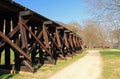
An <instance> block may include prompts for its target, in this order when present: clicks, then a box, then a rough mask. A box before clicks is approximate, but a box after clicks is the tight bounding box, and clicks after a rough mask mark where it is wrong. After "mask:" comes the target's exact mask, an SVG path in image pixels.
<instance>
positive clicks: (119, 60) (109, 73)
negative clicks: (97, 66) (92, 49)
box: [101, 49, 120, 79]
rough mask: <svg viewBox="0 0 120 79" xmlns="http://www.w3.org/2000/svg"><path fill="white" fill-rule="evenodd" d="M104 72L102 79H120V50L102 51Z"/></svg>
mask: <svg viewBox="0 0 120 79" xmlns="http://www.w3.org/2000/svg"><path fill="white" fill-rule="evenodd" d="M101 56H102V58H103V72H102V76H101V79H120V50H117V49H105V50H102V51H101Z"/></svg>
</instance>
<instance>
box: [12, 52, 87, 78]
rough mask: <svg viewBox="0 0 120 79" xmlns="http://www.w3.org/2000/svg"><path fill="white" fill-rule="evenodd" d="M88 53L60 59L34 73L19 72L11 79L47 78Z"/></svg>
mask: <svg viewBox="0 0 120 79" xmlns="http://www.w3.org/2000/svg"><path fill="white" fill-rule="evenodd" d="M86 54H87V51H84V52H82V53H81V54H78V55H76V56H74V57H73V58H69V59H68V60H58V61H57V65H51V64H45V65H44V66H42V67H41V68H40V69H38V70H37V72H35V73H34V74H30V73H22V74H17V75H15V76H13V77H11V79H31V78H34V79H46V78H48V77H49V76H51V75H53V74H54V73H56V72H57V71H59V70H61V69H63V68H65V67H66V66H68V65H70V64H71V63H73V62H75V61H77V60H78V59H80V58H82V57H83V56H85V55H86Z"/></svg>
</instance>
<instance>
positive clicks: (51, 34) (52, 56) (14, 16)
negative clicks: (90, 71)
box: [0, 0, 82, 72]
mask: <svg viewBox="0 0 120 79" xmlns="http://www.w3.org/2000/svg"><path fill="white" fill-rule="evenodd" d="M81 45H82V39H81V38H79V36H77V35H76V34H74V33H73V32H72V31H70V30H68V29H67V28H65V27H63V26H62V25H59V24H58V23H56V22H54V21H52V20H50V19H48V18H46V17H44V16H41V15H39V14H37V13H35V12H33V11H31V10H30V9H27V8H25V7H23V6H21V5H19V4H17V3H15V2H12V1H10V0H0V69H6V70H16V71H28V72H34V71H35V70H36V67H34V65H36V64H40V65H43V64H44V63H51V64H56V61H57V59H63V60H66V57H67V56H71V57H72V56H73V55H74V54H76V53H77V52H78V51H80V50H82V48H81ZM3 61H4V63H3Z"/></svg>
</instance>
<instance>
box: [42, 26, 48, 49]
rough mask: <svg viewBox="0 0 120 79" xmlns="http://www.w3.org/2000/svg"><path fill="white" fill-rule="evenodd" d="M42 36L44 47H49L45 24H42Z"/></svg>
mask: <svg viewBox="0 0 120 79" xmlns="http://www.w3.org/2000/svg"><path fill="white" fill-rule="evenodd" d="M43 38H44V42H45V47H46V48H49V39H48V34H47V32H46V26H45V25H43Z"/></svg>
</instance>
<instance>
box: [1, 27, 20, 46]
mask: <svg viewBox="0 0 120 79" xmlns="http://www.w3.org/2000/svg"><path fill="white" fill-rule="evenodd" d="M18 30H19V27H18V26H16V27H15V28H14V29H13V31H11V32H9V33H8V35H7V37H8V38H12V37H13V36H14V35H15V33H16V32H17V31H18ZM5 43H6V41H4V39H2V40H1V41H0V47H2V46H4V45H5Z"/></svg>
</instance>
